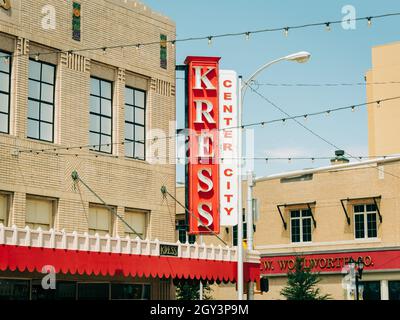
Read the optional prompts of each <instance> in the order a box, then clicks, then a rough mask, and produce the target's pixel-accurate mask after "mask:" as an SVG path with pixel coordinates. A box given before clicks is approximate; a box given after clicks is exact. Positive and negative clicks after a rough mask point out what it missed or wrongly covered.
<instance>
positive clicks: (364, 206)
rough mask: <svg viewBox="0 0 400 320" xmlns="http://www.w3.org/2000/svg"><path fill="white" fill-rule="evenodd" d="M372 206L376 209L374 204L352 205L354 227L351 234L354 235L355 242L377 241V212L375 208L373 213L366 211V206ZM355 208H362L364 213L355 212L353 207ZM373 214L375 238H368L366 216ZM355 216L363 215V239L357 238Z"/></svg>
mask: <svg viewBox="0 0 400 320" xmlns="http://www.w3.org/2000/svg"><path fill="white" fill-rule="evenodd" d="M370 205H373V206H375V207H376V204H374V203H356V204H353V205H352V207H353V221H354V227H353V234H354V239H355V240H368V239H377V238H378V219H377V216H378V210H377V208H375V211H367V206H370ZM356 206H363V208H364V211H363V212H355V207H356ZM373 213H375V231H376V236H375V237H370V236H369V235H368V215H369V214H373ZM356 215H358V216H361V215H363V223H364V237H357V231H356Z"/></svg>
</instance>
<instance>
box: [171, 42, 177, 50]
mask: <svg viewBox="0 0 400 320" xmlns="http://www.w3.org/2000/svg"><path fill="white" fill-rule="evenodd" d="M175 42H176V41H175V40H172V41H171V46H172V48H175Z"/></svg>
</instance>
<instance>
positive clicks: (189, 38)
mask: <svg viewBox="0 0 400 320" xmlns="http://www.w3.org/2000/svg"><path fill="white" fill-rule="evenodd" d="M395 16H400V12H394V13H386V14H381V15H376V16H367V17H360V18H352V19H347V21H348V22H351V21H360V20H367V21H368V25H371V24H372V19H383V18H389V17H395ZM342 22H343V20H342V19H340V20H336V21H331V22H329V26H331V25H334V24H341V23H342ZM324 25H325V27H326V25H327V23H326V22H322V23H321V22H317V23H315V22H314V23H307V24H303V25H293V26H287V27H284V28H283V27H280V28H265V29H259V30H252V31H246V32H236V33H224V34H216V35H210V36H207V37H205V36H200V37H188V38H182V39H179V41H180V42H189V41H197V40H203V39H209V40H210V38H222V37H237V36H243V35H246V33H249V34H251V33H267V32H277V31H282V30H283V31H284V34H285V35H286V36H287V35H288V33H289V29H305V28H313V27H315V26H324ZM172 41H178V40H177V39H175V40H168V41H163V43H165V42H167V43H168V42H172ZM161 43H162V42H161V41H160V40H158V41H151V42H144V43H139V44H138V43H136V44H132V43H131V44H123V45H121V44H120V45H116V46H107V49H114V48H119V47H121V46H123V47H134V46H138V45H139V46H150V45H160V44H161ZM101 49H103V47H98V48H83V49H74V50H64V51H60V50H52V51H48V52H42V53H41V54H43V55H44V54H46V55H48V54H60V53H67V52H68V51H73V52H74V53H78V52H88V51H95V50H101ZM25 55H29V53H21V54H18V55H15V57H17V56H25ZM2 57H4V56H0V58H2Z"/></svg>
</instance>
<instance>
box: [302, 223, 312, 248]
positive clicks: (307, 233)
mask: <svg viewBox="0 0 400 320" xmlns="http://www.w3.org/2000/svg"><path fill="white" fill-rule="evenodd" d="M303 241H305V242H307V241H311V219H303Z"/></svg>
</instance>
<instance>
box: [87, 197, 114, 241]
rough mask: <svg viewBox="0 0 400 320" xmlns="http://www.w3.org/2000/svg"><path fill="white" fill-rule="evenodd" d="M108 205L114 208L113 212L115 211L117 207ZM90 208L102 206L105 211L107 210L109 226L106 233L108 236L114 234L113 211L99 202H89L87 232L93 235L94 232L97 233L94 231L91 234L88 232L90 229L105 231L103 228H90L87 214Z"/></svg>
mask: <svg viewBox="0 0 400 320" xmlns="http://www.w3.org/2000/svg"><path fill="white" fill-rule="evenodd" d="M110 207H112V208H114V209H115V212H117V207H114V206H110ZM91 208H102V209H107V211H108V213H109V215H110V217H109V223H110V228H109V232H108V234H109V236H110V237H113V236H114V234H115V219H114V213H112V212H111V210H110V209H109V208H107V207H106V206H104V205H101V204H97V203H89V215H88V234H89V235H91V236H94V235H95V234H96V233H98V232H95V233H94V234H91V233H90V230H98V231H105V230H101V229H92V228H90V225H89V216H90V209H91Z"/></svg>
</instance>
